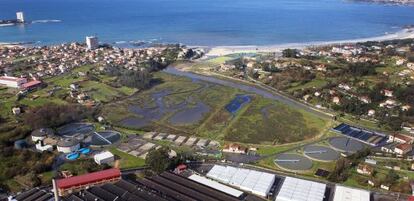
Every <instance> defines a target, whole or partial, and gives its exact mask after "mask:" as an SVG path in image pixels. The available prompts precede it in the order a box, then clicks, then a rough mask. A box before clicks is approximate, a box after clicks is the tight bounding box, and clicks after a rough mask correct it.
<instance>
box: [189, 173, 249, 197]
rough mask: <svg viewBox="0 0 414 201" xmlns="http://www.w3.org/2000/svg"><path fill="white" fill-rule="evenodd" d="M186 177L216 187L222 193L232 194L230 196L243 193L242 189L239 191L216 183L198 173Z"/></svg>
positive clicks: (237, 195)
mask: <svg viewBox="0 0 414 201" xmlns="http://www.w3.org/2000/svg"><path fill="white" fill-rule="evenodd" d="M188 179H190V180H193V181H195V182H197V183H200V184H203V185H206V186H208V187H210V188H214V189H216V190H218V191H221V192H223V193H226V194H229V195H232V196H234V197H237V198H238V197H240V196H242V195H243V192H242V191H239V190H237V189H234V188H231V187H229V186H226V185H223V184H220V183H218V182H216V181H213V180H210V179H207V178H205V177H202V176H199V175H196V174H193V175H191V176H190V177H188Z"/></svg>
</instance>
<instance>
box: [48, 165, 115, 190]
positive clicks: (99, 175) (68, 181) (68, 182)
mask: <svg viewBox="0 0 414 201" xmlns="http://www.w3.org/2000/svg"><path fill="white" fill-rule="evenodd" d="M120 176H121V171H120V170H119V169H115V168H113V169H107V170H102V171H98V172H93V173H89V174H84V175H80V176H74V177H69V178H65V179H59V180H57V181H56V185H57V187H58V188H59V189H65V188H70V187H73V186H79V185H87V184H90V183H94V182H98V181H101V180H106V179H112V178H117V177H120Z"/></svg>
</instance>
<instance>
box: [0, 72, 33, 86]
mask: <svg viewBox="0 0 414 201" xmlns="http://www.w3.org/2000/svg"><path fill="white" fill-rule="evenodd" d="M25 83H27V79H26V78H18V77H11V76H7V75H5V76H1V77H0V85H4V86H7V87H11V88H20V87H21V86H22V85H23V84H25Z"/></svg>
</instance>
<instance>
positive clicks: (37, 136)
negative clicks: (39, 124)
mask: <svg viewBox="0 0 414 201" xmlns="http://www.w3.org/2000/svg"><path fill="white" fill-rule="evenodd" d="M52 135H54V131H53V129H51V128H41V129H37V130H34V131H33V132H32V134H31V136H32V141H33V142H37V141H41V140H44V139H45V138H46V137H47V136H52Z"/></svg>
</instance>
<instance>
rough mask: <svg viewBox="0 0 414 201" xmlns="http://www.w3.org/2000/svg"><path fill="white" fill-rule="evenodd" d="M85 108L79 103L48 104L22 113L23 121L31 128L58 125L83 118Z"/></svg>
mask: <svg viewBox="0 0 414 201" xmlns="http://www.w3.org/2000/svg"><path fill="white" fill-rule="evenodd" d="M87 115H88V113H87V110H86V109H85V108H84V107H83V106H79V105H57V104H48V105H43V106H40V107H36V108H33V109H32V110H30V111H29V112H27V113H26V114H25V115H24V118H23V119H24V123H25V124H26V125H29V126H30V127H31V128H33V129H38V128H45V127H58V126H61V125H63V124H66V123H70V122H73V121H78V120H81V119H84V118H85V117H86V116H87Z"/></svg>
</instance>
